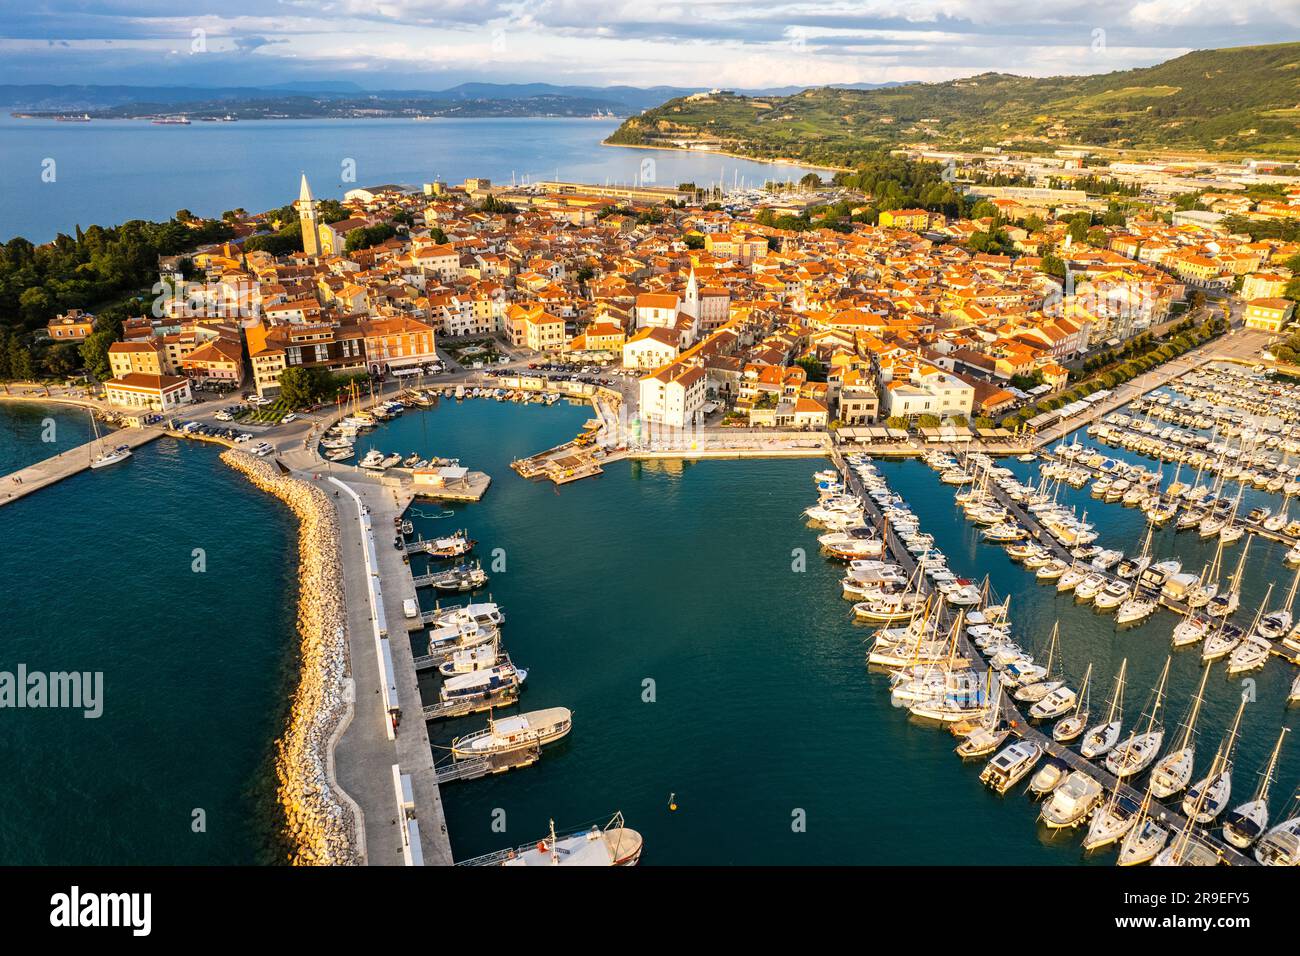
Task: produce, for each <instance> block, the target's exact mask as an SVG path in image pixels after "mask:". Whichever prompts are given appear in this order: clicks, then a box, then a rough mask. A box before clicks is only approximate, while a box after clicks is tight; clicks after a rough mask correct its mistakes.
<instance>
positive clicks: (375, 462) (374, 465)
mask: <svg viewBox="0 0 1300 956" xmlns="http://www.w3.org/2000/svg"><path fill="white" fill-rule="evenodd" d="M357 464H358V465H360V466H361V467H362V468H368V469H370V470H373V471H383V470H384V467H385V466H384V453H383V452H382V451H380V450H379V449H377V448H372V449H370V451H368V452H366V454H365V456H364V457H363V458H362V459H361V460H360V461H359V462H357Z"/></svg>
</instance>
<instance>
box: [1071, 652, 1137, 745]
mask: <svg viewBox="0 0 1300 956" xmlns="http://www.w3.org/2000/svg"><path fill="white" fill-rule="evenodd" d="M1127 671H1128V658H1127V657H1126V658H1124V660H1123V661H1121V662H1120V665H1119V673H1118V674H1117V675H1116V676H1115V689H1114V691H1113V692H1112V693H1111V696H1110V709H1109V710H1108V711H1107V713H1106V719H1105V720H1104V721H1103V722H1102V723H1100V724H1098V725H1097V726H1096V727H1094V728H1092V729H1091V730H1090V731H1088V736H1087V737H1085V738H1084V739H1083V744H1082V745H1081V746H1080V747H1079V752H1080V753H1081V754H1083V755H1084V756H1085V757H1087V758H1088V759H1089V760H1092V759H1094V758H1096V757H1100V756H1101V755H1102V754H1105V753H1109V752H1110V751H1111V749H1112V748H1113V747H1114V746H1115V744H1116V743H1118V742H1119V732H1120V728H1121V727H1122V726H1123V723H1124V712H1123V703H1124V675H1125V673H1126V672H1127Z"/></svg>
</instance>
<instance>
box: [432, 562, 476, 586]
mask: <svg viewBox="0 0 1300 956" xmlns="http://www.w3.org/2000/svg"><path fill="white" fill-rule="evenodd" d="M428 580H429V584H430V585H431V586H432V587H435V588H437V589H438V590H439V591H473V590H476V589H478V588H481V587H483V585H485V584H487V581H488V576H487V572H486V571H484V570H483V569H482V568H481V567H480V566H479V565H477V564H458V565H456V566H455V567H454V568H448V569H447V570H445V571H438V572H436V573H434V574H431V575H430V576H429V579H428Z"/></svg>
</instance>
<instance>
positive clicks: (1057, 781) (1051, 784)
mask: <svg viewBox="0 0 1300 956" xmlns="http://www.w3.org/2000/svg"><path fill="white" fill-rule="evenodd" d="M1069 775H1070V765H1069V764H1067V763H1066V762H1065V761H1064V760H1062V759H1061V758H1060V757H1048V758H1047V760H1045V761H1043V765H1042V766H1041V767H1039V768H1038V771H1037V772H1036V773H1035V774H1034V775H1033V776H1032V777H1030V778H1029V792H1030V794H1032V795H1033V796H1035V797H1045V796H1047V794H1049V793H1051V792H1052V791H1053V790H1055V789H1056V788H1057V787H1059V786H1060V785H1061V784H1062V783H1064V782H1065V778H1066V777H1068V776H1069Z"/></svg>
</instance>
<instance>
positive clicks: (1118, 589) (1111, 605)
mask: <svg viewBox="0 0 1300 956" xmlns="http://www.w3.org/2000/svg"><path fill="white" fill-rule="evenodd" d="M1131 593H1132V592H1131V591H1130V589H1129V587H1128V585H1127V584H1125V583H1124V582H1123V581H1111V582H1110V583H1109V584H1107V585H1106V586H1105V587H1104V588H1102V589H1101V593H1100V594H1098V595H1097V597H1096V598H1095V599H1094V601H1093V606H1094V607H1096V608H1097V610H1099V611H1113V610H1115V609H1116V608H1118V607H1119V606H1120V605H1121V604H1123V603H1124V602H1125V601H1126V600H1128V598H1129V596H1130V595H1131Z"/></svg>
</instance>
